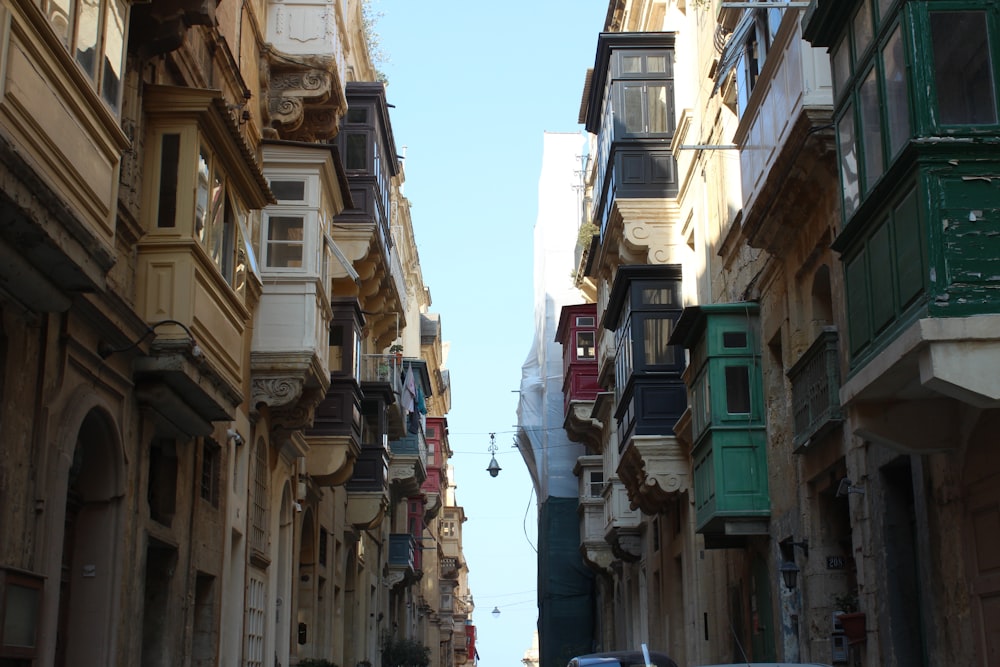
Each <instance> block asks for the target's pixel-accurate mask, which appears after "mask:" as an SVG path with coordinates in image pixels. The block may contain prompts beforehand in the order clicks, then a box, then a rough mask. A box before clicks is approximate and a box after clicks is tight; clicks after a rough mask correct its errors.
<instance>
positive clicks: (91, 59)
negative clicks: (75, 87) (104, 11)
mask: <svg viewBox="0 0 1000 667" xmlns="http://www.w3.org/2000/svg"><path fill="white" fill-rule="evenodd" d="M77 11H78V12H79V13H78V14H77V20H76V61H77V62H78V63H80V65H81V66H82V67H83V71H85V72H86V73H87V76H89V77H90V78H91V79H94V80H96V78H97V75H96V72H95V71H94V68H95V66H96V64H97V60H98V58H97V36H98V34H99V30H98V28H99V26H100V20H101V15H100V14H101V7H100V5H99V0H80V2H79V7H78V10H77Z"/></svg>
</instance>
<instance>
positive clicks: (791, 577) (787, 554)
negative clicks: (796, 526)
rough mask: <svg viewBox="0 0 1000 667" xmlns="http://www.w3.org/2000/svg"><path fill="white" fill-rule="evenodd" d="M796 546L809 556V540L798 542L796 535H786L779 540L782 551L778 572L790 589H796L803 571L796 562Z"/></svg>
mask: <svg viewBox="0 0 1000 667" xmlns="http://www.w3.org/2000/svg"><path fill="white" fill-rule="evenodd" d="M795 547H798V548H799V549H801V550H802V555H803V556H805V557H806V558H809V540H802V541H800V542H796V541H795V538H794V537H786V538H785V539H783V540H781V541H780V542H778V548H779V549H780V551H781V564H780V565H779V566H778V572H779V573H780V574H781V579H782V580H783V581H784V582H785V587H786V588H787V589H788V590H795V584H796V580H797V578H798V576H799V572H801V570H800V569H799V566H798V565H796V564H795Z"/></svg>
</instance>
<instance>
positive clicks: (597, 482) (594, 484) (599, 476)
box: [589, 470, 604, 498]
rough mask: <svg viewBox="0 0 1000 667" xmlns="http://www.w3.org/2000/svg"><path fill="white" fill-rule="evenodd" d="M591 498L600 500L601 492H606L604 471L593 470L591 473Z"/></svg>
mask: <svg viewBox="0 0 1000 667" xmlns="http://www.w3.org/2000/svg"><path fill="white" fill-rule="evenodd" d="M589 486H590V489H589V491H590V497H591V498H600V497H601V492H602V491H603V490H604V471H603V470H592V471H590V485H589Z"/></svg>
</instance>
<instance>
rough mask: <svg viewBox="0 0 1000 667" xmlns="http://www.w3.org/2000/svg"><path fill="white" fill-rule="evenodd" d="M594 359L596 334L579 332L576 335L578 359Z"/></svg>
mask: <svg viewBox="0 0 1000 667" xmlns="http://www.w3.org/2000/svg"><path fill="white" fill-rule="evenodd" d="M594 357H595V354H594V332H593V331H578V332H577V333H576V358H577V359H593V358H594Z"/></svg>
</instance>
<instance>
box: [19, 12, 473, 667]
mask: <svg viewBox="0 0 1000 667" xmlns="http://www.w3.org/2000/svg"><path fill="white" fill-rule="evenodd" d="M363 11H364V7H363V3H362V2H361V1H360V0H299V1H292V2H270V1H266V0H248V1H246V2H230V1H228V0H220V1H215V0H205V1H202V0H193V1H192V0H164V1H157V2H155V3H147V2H131V1H130V0H101V1H99V2H82V1H78V0H23V1H22V0H15V1H12V2H6V3H4V4H3V5H2V6H0V30H2V32H3V39H2V40H0V41H2V46H0V82H2V87H0V153H2V155H0V207H2V211H3V216H2V217H3V220H4V222H3V224H2V225H0V227H2V229H0V246H2V252H3V254H4V259H3V261H2V262H0V264H2V265H3V268H2V269H0V273H2V277H0V314H2V328H0V359H2V364H0V370H2V373H0V392H2V401H0V406H2V411H0V442H2V443H3V444H2V449H3V456H2V457H0V480H2V481H0V526H2V529H3V534H4V539H3V541H2V543H0V592H2V595H0V599H2V601H3V604H2V609H0V618H2V619H3V622H2V623H0V627H2V628H3V631H2V634H0V661H3V663H4V664H9V665H18V666H20V665H33V666H44V667H49V666H62V665H94V666H95V667H96V666H100V667H106V666H108V665H137V664H143V665H171V666H173V665H244V666H247V667H251V666H263V665H293V664H299V663H300V662H303V661H306V660H314V661H328V662H329V663H332V664H337V665H360V664H378V663H380V655H381V653H382V651H383V650H384V649H385V647H386V645H387V643H388V644H389V645H391V644H392V642H399V641H400V640H403V639H407V640H414V641H416V642H418V643H420V644H422V645H423V646H426V647H427V648H428V649H430V651H431V654H432V659H433V662H432V664H434V665H440V666H441V667H451V666H452V665H458V664H464V663H465V662H467V661H468V656H467V651H466V645H465V625H466V620H467V619H468V617H469V614H471V604H465V603H463V604H454V603H453V599H454V598H458V599H461V600H469V601H471V595H470V594H469V591H468V589H467V580H466V579H465V578H464V572H465V564H464V560H463V557H462V550H461V544H460V541H459V542H458V543H456V544H452V545H451V546H450V548H449V550H448V553H445V552H444V550H443V549H442V548H432V547H427V545H428V544H431V545H433V544H440V540H439V541H437V542H435V541H434V538H437V537H438V536H439V535H438V533H439V530H440V525H439V524H440V518H439V517H440V516H441V515H442V513H443V512H452V513H454V512H461V507H460V506H458V505H457V504H456V501H455V497H454V493H453V492H451V491H450V489H451V485H450V481H449V480H450V477H449V474H448V472H447V471H448V463H447V459H448V457H449V455H450V449H449V446H448V437H447V413H448V411H449V409H450V404H451V393H450V392H451V389H450V381H449V375H448V370H447V359H446V355H445V350H446V347H445V346H444V344H443V339H442V329H441V319H440V317H439V316H438V315H436V314H434V313H433V312H431V310H430V306H431V301H430V292H429V290H428V288H427V286H425V285H424V283H423V280H422V274H421V269H420V264H419V260H418V258H417V252H416V240H415V238H416V237H415V234H414V225H413V224H412V221H411V219H410V216H409V204H408V202H407V200H406V199H405V198H404V197H403V196H402V192H401V186H402V183H403V180H404V174H403V172H402V166H401V164H400V162H399V160H398V159H397V157H396V155H397V153H396V148H395V144H394V139H393V135H392V129H391V122H390V119H389V113H388V109H389V106H388V105H387V103H386V100H385V87H384V85H383V84H382V83H381V82H379V81H378V78H379V77H378V72H377V70H376V68H375V67H374V66H373V64H372V62H371V59H370V57H369V55H368V51H367V46H366V37H367V35H366V32H365V20H364V17H363ZM442 562H445V563H447V566H445V567H442V565H441V563H442ZM320 664H323V663H320Z"/></svg>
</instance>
